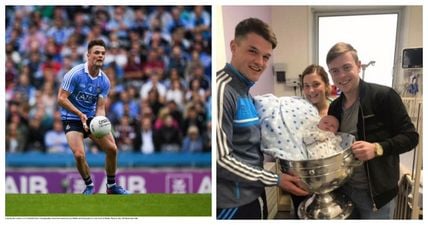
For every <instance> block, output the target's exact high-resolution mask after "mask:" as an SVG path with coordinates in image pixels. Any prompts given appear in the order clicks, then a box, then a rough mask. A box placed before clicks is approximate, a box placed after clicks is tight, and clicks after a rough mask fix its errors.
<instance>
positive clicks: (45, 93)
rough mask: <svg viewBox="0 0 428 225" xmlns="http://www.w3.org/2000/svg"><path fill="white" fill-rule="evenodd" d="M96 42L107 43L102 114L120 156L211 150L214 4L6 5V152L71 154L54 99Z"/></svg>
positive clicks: (94, 149)
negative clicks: (123, 153) (108, 84)
mask: <svg viewBox="0 0 428 225" xmlns="http://www.w3.org/2000/svg"><path fill="white" fill-rule="evenodd" d="M92 39H103V40H104V41H105V43H107V46H108V48H107V55H106V58H105V62H104V69H103V71H104V72H105V73H106V74H107V75H108V77H109V79H110V82H111V88H110V93H109V99H108V112H107V113H106V114H107V117H108V118H109V119H110V120H111V122H112V125H113V132H114V136H115V138H116V142H117V145H118V148H119V150H120V151H134V152H141V153H143V154H151V153H154V152H165V151H169V152H203V151H211V8H210V7H209V6H7V7H6V62H5V63H6V66H5V72H6V78H5V79H6V107H7V108H6V151H7V152H27V151H41V152H47V153H57V152H68V153H70V154H71V151H70V150H69V149H68V145H67V141H66V139H65V134H64V132H63V127H62V123H61V118H60V114H59V108H58V107H59V106H58V105H57V103H56V102H57V93H58V88H59V85H60V83H61V81H62V79H63V76H64V75H65V73H66V72H67V71H68V70H70V69H71V68H72V67H73V66H75V65H77V64H80V63H83V62H85V56H86V46H87V43H88V42H89V41H90V40H92ZM86 144H87V149H88V151H90V152H92V153H97V152H99V151H100V150H99V149H98V147H97V146H95V145H94V144H92V143H91V141H90V140H89V139H87V143H86Z"/></svg>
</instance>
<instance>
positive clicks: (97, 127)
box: [89, 116, 111, 138]
mask: <svg viewBox="0 0 428 225" xmlns="http://www.w3.org/2000/svg"><path fill="white" fill-rule="evenodd" d="M89 129H90V130H91V133H92V134H93V135H94V136H95V137H96V138H101V137H104V136H106V135H107V134H109V133H110V132H111V123H110V120H109V119H108V118H107V117H105V116H96V117H94V118H93V119H92V121H91V123H90V124H89Z"/></svg>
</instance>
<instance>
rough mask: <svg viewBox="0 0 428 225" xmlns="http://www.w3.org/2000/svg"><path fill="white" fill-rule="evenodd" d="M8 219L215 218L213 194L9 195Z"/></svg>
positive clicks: (7, 198)
mask: <svg viewBox="0 0 428 225" xmlns="http://www.w3.org/2000/svg"><path fill="white" fill-rule="evenodd" d="M6 216H211V194H131V195H106V194H96V195H91V196H84V195H80V194H6Z"/></svg>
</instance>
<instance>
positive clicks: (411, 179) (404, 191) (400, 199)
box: [394, 97, 423, 219]
mask: <svg viewBox="0 0 428 225" xmlns="http://www.w3.org/2000/svg"><path fill="white" fill-rule="evenodd" d="M402 100H403V103H404V105H405V106H406V109H407V112H408V114H409V116H410V118H411V119H412V122H413V124H414V125H415V127H416V129H417V131H418V133H419V144H418V146H416V148H415V149H414V150H413V160H412V166H411V168H410V169H411V171H406V172H405V173H404V174H403V175H402V176H401V178H400V182H399V191H398V196H397V198H396V208H395V211H394V219H422V217H423V213H422V208H423V207H422V196H423V195H422V188H423V186H422V182H421V174H422V149H423V148H422V140H423V133H422V132H423V131H422V118H423V117H422V98H415V97H404V98H402Z"/></svg>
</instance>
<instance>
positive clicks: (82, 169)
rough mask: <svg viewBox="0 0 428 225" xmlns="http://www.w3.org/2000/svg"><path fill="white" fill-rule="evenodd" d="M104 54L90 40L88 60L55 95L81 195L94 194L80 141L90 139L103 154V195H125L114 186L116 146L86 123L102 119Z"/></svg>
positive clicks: (105, 90) (66, 78)
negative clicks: (82, 184)
mask: <svg viewBox="0 0 428 225" xmlns="http://www.w3.org/2000/svg"><path fill="white" fill-rule="evenodd" d="M105 54H106V45H105V43H104V41H102V40H92V41H90V42H89V44H88V53H87V58H88V61H87V62H86V63H83V64H80V65H77V66H75V67H73V68H72V69H71V70H70V71H68V72H67V73H66V74H65V76H64V80H63V81H62V84H61V87H60V89H59V92H58V104H59V105H60V106H61V119H62V122H63V125H64V132H65V134H66V136H67V142H68V144H69V146H70V148H71V150H72V151H73V155H74V158H75V160H76V167H77V170H78V171H79V173H80V176H82V178H83V180H84V181H85V184H86V189H85V190H84V192H83V194H85V195H90V194H93V193H94V184H93V182H92V179H91V173H90V170H89V166H88V163H87V162H86V157H85V148H84V144H83V139H84V138H86V137H89V138H91V139H92V140H93V141H94V142H95V143H96V144H97V145H98V146H100V148H101V149H103V150H104V151H105V152H106V166H105V169H106V173H107V194H128V192H127V191H126V190H125V189H123V188H122V187H120V186H119V185H117V184H116V161H117V151H118V149H117V146H116V143H115V140H114V138H113V135H112V134H111V133H110V134H108V135H106V136H104V137H102V138H96V137H95V136H93V135H92V134H91V133H90V131H89V124H90V122H91V120H92V118H93V117H95V116H105V115H106V111H105V105H106V101H107V97H108V92H109V89H110V81H109V80H108V78H107V76H106V74H105V73H104V72H103V71H102V70H101V68H102V66H103V63H104V59H105Z"/></svg>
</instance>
